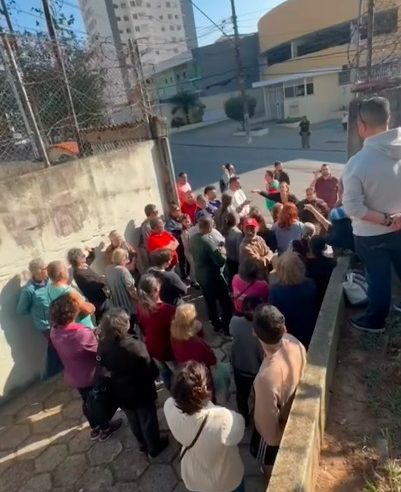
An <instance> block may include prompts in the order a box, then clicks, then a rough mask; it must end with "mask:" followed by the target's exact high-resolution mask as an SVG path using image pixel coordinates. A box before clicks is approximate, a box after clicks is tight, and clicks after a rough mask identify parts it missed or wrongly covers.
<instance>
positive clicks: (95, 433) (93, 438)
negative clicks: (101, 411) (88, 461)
mask: <svg viewBox="0 0 401 492" xmlns="http://www.w3.org/2000/svg"><path fill="white" fill-rule="evenodd" d="M99 436H100V427H95V428H94V429H91V433H90V436H89V439H90V440H91V441H97V440H98V439H99Z"/></svg>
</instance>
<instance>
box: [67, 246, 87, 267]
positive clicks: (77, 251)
mask: <svg viewBox="0 0 401 492" xmlns="http://www.w3.org/2000/svg"><path fill="white" fill-rule="evenodd" d="M83 256H85V254H84V252H83V251H82V249H81V248H71V249H70V250H69V251H68V253H67V260H68V263H69V264H70V265H71V266H72V267H76V266H78V259H79V258H82V257H83Z"/></svg>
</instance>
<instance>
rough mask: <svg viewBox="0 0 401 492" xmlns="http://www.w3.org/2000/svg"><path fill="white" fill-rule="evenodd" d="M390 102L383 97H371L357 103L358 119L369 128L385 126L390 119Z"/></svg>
mask: <svg viewBox="0 0 401 492" xmlns="http://www.w3.org/2000/svg"><path fill="white" fill-rule="evenodd" d="M390 114H391V113H390V102H389V100H388V99H386V98H385V97H379V96H375V97H371V98H369V99H362V100H361V101H360V102H359V111H358V118H359V119H360V121H361V122H362V123H365V124H366V126H368V127H371V128H379V127H382V126H385V125H386V124H387V123H388V120H389V119H390Z"/></svg>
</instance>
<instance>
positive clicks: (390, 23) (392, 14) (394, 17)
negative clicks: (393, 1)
mask: <svg viewBox="0 0 401 492" xmlns="http://www.w3.org/2000/svg"><path fill="white" fill-rule="evenodd" d="M397 29H398V8H393V9H388V10H382V11H381V12H376V13H375V20H374V28H373V34H374V36H380V35H383V34H391V33H393V32H397ZM367 33H368V18H367V16H365V17H364V18H363V20H362V26H361V39H366V38H367Z"/></svg>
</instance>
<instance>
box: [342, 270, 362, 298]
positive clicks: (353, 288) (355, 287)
mask: <svg viewBox="0 0 401 492" xmlns="http://www.w3.org/2000/svg"><path fill="white" fill-rule="evenodd" d="M343 289H344V292H345V297H346V298H347V300H348V302H349V303H350V304H351V305H352V306H360V305H363V304H366V303H367V302H368V283H367V281H366V278H365V276H364V275H363V274H362V273H359V272H348V273H347V274H346V276H345V280H344V282H343Z"/></svg>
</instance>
